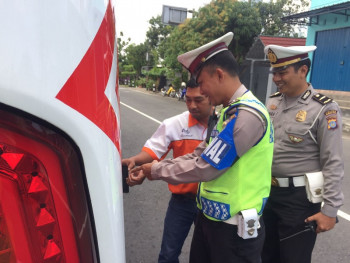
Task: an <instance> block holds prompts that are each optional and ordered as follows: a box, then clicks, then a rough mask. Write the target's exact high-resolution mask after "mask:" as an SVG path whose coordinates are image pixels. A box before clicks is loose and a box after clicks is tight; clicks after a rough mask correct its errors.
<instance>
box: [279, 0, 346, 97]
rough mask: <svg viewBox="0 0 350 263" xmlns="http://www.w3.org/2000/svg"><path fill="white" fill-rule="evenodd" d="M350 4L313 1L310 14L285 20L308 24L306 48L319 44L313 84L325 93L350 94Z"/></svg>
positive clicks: (314, 56)
mask: <svg viewBox="0 0 350 263" xmlns="http://www.w3.org/2000/svg"><path fill="white" fill-rule="evenodd" d="M349 17H350V1H334V0H333V1H332V0H328V1H327V0H312V1H311V8H310V11H307V12H303V13H299V14H294V15H290V16H287V17H284V18H283V20H285V21H286V22H289V23H293V24H307V25H308V35H307V39H306V45H316V46H317V49H316V51H315V52H314V54H313V56H312V55H311V59H312V68H311V74H310V81H311V83H312V84H313V86H314V87H317V89H321V90H332V91H346V92H350V18H349Z"/></svg>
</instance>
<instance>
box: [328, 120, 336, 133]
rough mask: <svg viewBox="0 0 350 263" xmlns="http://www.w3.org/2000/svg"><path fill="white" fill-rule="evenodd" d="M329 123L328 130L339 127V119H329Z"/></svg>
mask: <svg viewBox="0 0 350 263" xmlns="http://www.w3.org/2000/svg"><path fill="white" fill-rule="evenodd" d="M327 122H328V126H327V128H328V130H332V129H336V128H337V127H338V125H337V118H327Z"/></svg>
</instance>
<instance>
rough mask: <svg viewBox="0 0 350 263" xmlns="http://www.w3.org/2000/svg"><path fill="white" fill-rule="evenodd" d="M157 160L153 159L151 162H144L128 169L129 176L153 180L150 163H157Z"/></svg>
mask: <svg viewBox="0 0 350 263" xmlns="http://www.w3.org/2000/svg"><path fill="white" fill-rule="evenodd" d="M157 162H158V161H156V160H154V161H153V162H151V163H146V164H143V165H141V166H139V167H136V168H133V169H131V170H130V173H129V178H130V177H131V176H132V177H134V178H139V177H142V176H143V177H147V179H148V180H153V179H152V175H151V173H152V165H153V164H155V163H157Z"/></svg>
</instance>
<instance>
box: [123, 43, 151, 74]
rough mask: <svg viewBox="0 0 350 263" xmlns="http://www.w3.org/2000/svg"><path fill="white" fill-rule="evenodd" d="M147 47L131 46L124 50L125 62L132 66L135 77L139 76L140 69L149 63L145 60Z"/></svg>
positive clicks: (142, 45) (141, 45)
mask: <svg viewBox="0 0 350 263" xmlns="http://www.w3.org/2000/svg"><path fill="white" fill-rule="evenodd" d="M147 51H148V46H147V45H146V44H144V43H143V44H139V45H135V44H131V45H129V46H128V47H127V48H125V53H126V57H127V59H126V61H127V63H128V64H130V65H133V67H134V69H135V71H136V73H137V76H140V75H141V68H142V67H143V66H146V65H147V64H148V63H149V62H148V61H147V60H146V59H147Z"/></svg>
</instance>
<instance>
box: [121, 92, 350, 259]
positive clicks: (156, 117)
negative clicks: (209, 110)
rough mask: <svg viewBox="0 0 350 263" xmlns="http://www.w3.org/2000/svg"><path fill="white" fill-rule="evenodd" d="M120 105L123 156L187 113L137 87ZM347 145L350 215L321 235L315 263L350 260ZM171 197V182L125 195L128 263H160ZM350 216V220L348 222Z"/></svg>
mask: <svg viewBox="0 0 350 263" xmlns="http://www.w3.org/2000/svg"><path fill="white" fill-rule="evenodd" d="M120 101H121V105H120V110H121V132H122V156H123V158H127V157H130V156H132V155H135V154H137V153H138V152H139V151H140V150H141V148H142V146H143V144H144V143H145V141H146V140H147V139H148V138H149V137H150V136H151V135H152V134H153V132H154V131H155V130H156V129H157V127H158V126H159V122H161V121H162V120H163V119H165V118H168V117H171V116H173V115H176V114H179V113H181V112H183V111H185V110H186V105H185V103H184V102H182V101H181V102H179V101H177V100H176V99H174V98H168V97H162V96H161V95H160V94H159V93H157V94H155V93H150V92H145V91H144V90H142V91H141V90H140V89H137V88H125V87H121V88H120ZM343 142H344V158H345V177H344V180H343V192H344V196H345V204H344V206H343V207H342V208H341V211H342V212H344V213H345V218H344V217H342V216H339V223H338V224H337V225H336V228H335V229H333V230H332V231H328V232H326V233H322V234H320V235H319V237H318V239H317V242H316V247H315V249H314V253H313V259H312V263H348V262H350V247H349V240H350V221H349V220H350V203H349V200H350V137H345V136H344V137H343ZM169 198H170V192H169V190H168V187H167V184H166V183H165V182H162V181H154V182H150V181H147V180H145V182H144V183H143V184H142V185H141V186H135V187H132V188H130V192H129V193H128V194H124V218H125V242H126V259H127V262H128V263H152V262H157V259H158V253H159V249H160V244H161V237H162V230H163V220H164V217H165V212H166V208H167V205H168V201H169ZM347 216H348V217H349V218H347V219H346V217H347ZM192 231H193V228H192V230H191V232H190V235H189V237H188V238H187V239H186V242H185V245H184V247H183V251H182V254H181V257H180V262H181V263H186V262H188V256H189V248H190V242H191V237H192Z"/></svg>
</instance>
